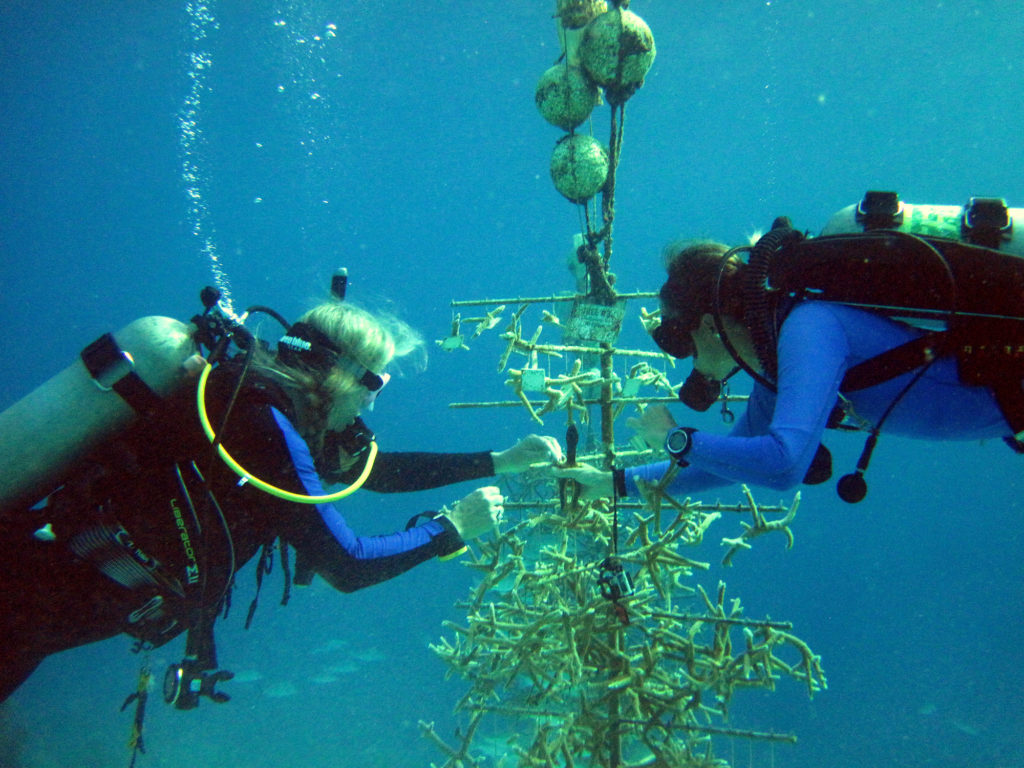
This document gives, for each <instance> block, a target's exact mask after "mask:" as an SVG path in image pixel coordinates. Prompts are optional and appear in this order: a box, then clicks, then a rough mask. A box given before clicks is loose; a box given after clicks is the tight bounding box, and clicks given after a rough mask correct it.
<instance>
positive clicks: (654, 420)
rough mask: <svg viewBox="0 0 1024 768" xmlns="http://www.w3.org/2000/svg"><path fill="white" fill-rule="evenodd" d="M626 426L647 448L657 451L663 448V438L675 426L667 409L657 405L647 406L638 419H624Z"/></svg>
mask: <svg viewBox="0 0 1024 768" xmlns="http://www.w3.org/2000/svg"><path fill="white" fill-rule="evenodd" d="M626 426H627V427H629V428H630V429H632V430H633V431H634V432H636V433H637V435H638V436H639V437H640V438H641V439H642V440H643V441H644V442H645V443H647V445H648V446H649V447H651V448H654V449H655V450H658V449H660V448H663V447H664V446H665V437H666V436H667V435H668V433H669V432H670V431H671V430H673V429H675V428H676V426H677V425H676V420H675V419H673V418H672V413H671V412H670V411H669V409H668V407H666V406H664V405H660V404H659V405H649V406H647V408H646V409H644V412H643V413H642V414H641V415H640V416H639V417H634V418H631V419H626Z"/></svg>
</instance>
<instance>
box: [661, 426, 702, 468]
mask: <svg viewBox="0 0 1024 768" xmlns="http://www.w3.org/2000/svg"><path fill="white" fill-rule="evenodd" d="M696 431H697V430H695V429H693V428H692V427H676V428H675V429H673V430H670V431H669V433H668V434H667V435H666V436H665V452H666V453H667V454H668V455H669V456H671V457H672V459H673V461H675V462H676V463H677V464H679V465H680V466H682V467H685V466H686V464H687V462H686V454H688V453H689V452H690V446H692V445H693V437H692V435H693V433H694V432H696Z"/></svg>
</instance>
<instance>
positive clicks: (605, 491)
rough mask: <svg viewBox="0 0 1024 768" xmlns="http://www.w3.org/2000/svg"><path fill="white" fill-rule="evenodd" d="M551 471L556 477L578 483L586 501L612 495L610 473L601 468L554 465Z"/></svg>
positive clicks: (581, 465) (586, 465)
mask: <svg viewBox="0 0 1024 768" xmlns="http://www.w3.org/2000/svg"><path fill="white" fill-rule="evenodd" d="M551 473H552V474H553V475H554V476H555V477H557V478H560V479H565V480H575V481H576V482H577V483H579V486H580V495H581V496H582V497H583V498H584V499H586V500H588V501H590V500H592V499H600V498H607V497H609V496H611V495H612V473H611V472H606V471H605V470H603V469H598V468H597V467H592V466H590V465H589V464H577V465H576V466H575V467H555V468H554V469H552V470H551Z"/></svg>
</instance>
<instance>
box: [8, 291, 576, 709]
mask: <svg viewBox="0 0 1024 768" xmlns="http://www.w3.org/2000/svg"><path fill="white" fill-rule="evenodd" d="M289 335H290V336H291V339H290V341H291V342H292V343H293V347H294V349H290V348H289V347H288V346H287V345H282V344H281V343H280V342H279V344H278V351H277V355H276V356H274V355H272V354H271V353H269V352H267V351H265V350H264V349H262V348H259V349H258V350H257V351H256V353H255V357H254V358H253V361H252V366H251V368H250V370H249V373H248V375H247V376H246V377H245V378H243V379H242V381H243V385H242V386H241V389H240V390H239V391H237V392H236V391H235V389H236V384H237V383H238V381H239V374H240V368H241V367H242V364H241V362H240V361H239V360H237V359H236V360H233V361H226V362H224V363H222V364H220V365H219V366H217V367H216V368H213V369H212V374H211V375H210V376H209V379H208V382H207V384H206V386H207V389H206V392H205V394H206V405H207V408H208V413H209V418H210V421H211V422H212V423H213V424H215V425H217V433H218V434H217V439H218V441H219V442H220V444H222V445H224V446H225V447H226V448H227V449H228V450H230V453H231V456H232V457H233V458H234V459H235V460H237V461H238V462H239V463H240V464H241V465H242V466H244V467H245V468H246V470H248V471H250V472H251V473H252V475H253V476H254V477H256V478H259V479H261V480H263V481H266V482H268V483H269V484H270V485H272V486H274V487H275V488H276V489H279V490H281V491H283V492H285V493H289V492H290V493H295V494H302V495H308V496H319V495H323V494H324V489H323V487H322V483H321V479H320V478H321V477H324V478H325V479H327V480H328V482H337V481H339V480H342V479H345V478H347V477H349V476H350V475H351V473H352V472H358V471H359V470H361V469H362V467H363V465H365V464H366V462H367V457H366V455H365V453H364V454H363V455H361V456H357V458H356V460H355V464H356V466H354V467H350V466H347V465H348V464H352V463H353V461H352V458H351V454H352V453H353V452H355V453H356V454H358V453H359V451H360V450H361V449H362V448H365V447H366V446H365V443H364V444H363V445H361V446H360V445H356V446H355V447H353V445H352V443H350V442H346V440H344V439H338V438H339V436H340V435H344V434H345V433H346V432H348V431H350V428H351V426H352V425H353V424H354V423H358V416H359V413H360V411H361V410H363V409H364V408H366V407H367V406H368V405H369V404H370V403H371V402H372V400H373V398H374V397H375V396H376V395H377V394H378V393H379V392H380V390H381V388H382V387H383V386H384V384H385V383H386V380H387V375H386V374H383V373H382V372H383V371H384V369H385V367H386V366H387V365H388V363H389V362H390V361H391V359H392V358H393V357H394V356H396V355H400V354H404V353H406V352H408V351H409V350H410V349H412V348H413V347H414V346H415V342H416V341H417V337H415V334H414V333H413V332H412V331H411V329H408V327H407V326H405V325H404V324H401V323H399V322H398V321H388V322H386V321H384V320H382V319H380V318H378V317H375V316H373V315H371V314H370V313H368V312H365V311H363V310H360V309H359V308H358V307H355V306H353V305H351V304H350V303H339V302H330V303H327V304H323V305H320V306H318V307H316V308H315V309H314V310H312V311H311V312H309V313H307V314H306V315H305V316H303V318H302V319H301V320H300V322H298V323H295V324H294V325H293V326H292V327H291V329H290V330H289ZM195 401H196V388H195V387H194V386H193V387H186V388H185V389H184V390H183V391H180V392H178V393H176V394H174V395H172V396H171V397H170V398H169V400H168V402H166V403H165V407H162V408H161V409H160V411H159V412H158V413H155V414H153V415H152V417H151V418H146V419H140V420H138V421H137V422H136V423H135V424H134V425H132V426H131V427H130V428H128V429H127V430H126V431H125V432H124V433H122V434H121V435H119V436H118V437H117V438H116V439H114V440H112V441H110V442H108V443H106V444H104V445H103V446H102V447H101V448H100V449H99V450H97V451H95V452H94V453H93V454H91V455H90V456H89V457H88V458H87V459H86V460H85V461H83V462H82V463H81V465H80V466H78V467H76V469H75V470H74V471H73V472H71V473H70V475H69V476H68V477H67V478H66V479H65V481H64V483H63V485H62V486H61V487H60V488H59V489H58V490H57V491H55V492H54V493H52V494H51V495H50V496H49V497H48V498H47V500H46V503H45V504H38V505H36V506H34V507H33V508H31V509H24V510H22V511H21V512H17V513H14V514H5V515H4V516H2V517H0V550H2V551H0V582H2V583H3V585H4V589H3V591H2V597H0V629H2V632H3V636H4V642H3V643H2V644H0V701H2V700H3V699H5V698H6V697H7V696H9V695H10V693H12V692H13V691H14V690H15V689H16V688H17V687H18V686H19V685H20V684H21V683H22V682H23V681H24V680H25V679H26V678H27V677H28V676H29V675H30V674H31V673H32V671H33V670H34V669H35V668H36V667H37V666H38V664H39V663H40V662H41V661H42V660H43V659H44V658H45V657H46V656H47V655H49V654H52V653H56V652H59V651H61V650H65V649H68V648H72V647H75V646H78V645H82V644H85V643H89V642H94V641H97V640H101V639H104V638H108V637H112V636H114V635H117V634H119V633H122V632H125V633H128V634H130V635H132V636H133V637H135V638H136V639H137V640H138V641H139V645H140V647H155V646H159V645H162V644H163V643H166V642H167V641H169V640H170V639H172V638H174V637H176V636H177V635H179V634H180V633H182V632H184V631H186V630H188V631H189V637H190V646H191V638H192V632H193V630H195V629H196V628H197V627H204V628H205V629H207V630H209V632H208V633H207V634H208V638H207V639H206V640H203V641H202V642H203V643H206V646H204V647H203V648H202V649H201V651H197V653H200V654H202V657H201V658H198V659H192V661H190V662H189V664H192V663H193V662H194V667H193V668H189V669H184V667H185V666H187V665H184V664H183V668H182V669H180V670H178V671H179V672H183V673H187V674H185V677H184V681H185V683H191V682H192V681H195V683H196V688H195V690H193V691H191V692H189V691H187V690H186V694H190V695H191V699H189V700H187V703H186V704H185V705H184V706H182V704H181V703H179V701H178V700H176V701H175V703H176V706H179V707H180V708H190V707H191V706H195V704H196V703H197V697H198V695H206V696H208V697H209V698H211V699H212V700H214V701H223V700H226V698H227V697H226V696H225V695H224V694H222V693H220V692H219V691H216V690H215V689H214V688H213V685H214V683H215V682H218V681H220V680H226V679H228V678H229V677H230V673H226V672H215V673H211V672H210V671H209V670H216V669H217V664H216V658H215V653H214V651H213V647H212V624H213V621H214V620H215V618H216V617H217V616H218V614H219V613H220V612H221V611H222V610H223V609H224V607H225V605H226V604H227V602H228V600H229V597H230V591H231V586H232V585H233V580H234V578H235V574H236V572H237V571H238V570H239V569H240V568H241V567H242V566H243V565H244V564H245V563H246V562H247V561H249V560H250V559H252V558H253V557H254V556H255V555H257V554H258V553H261V552H262V554H261V556H260V558H259V571H260V574H262V573H263V571H264V568H265V566H266V565H267V562H268V560H269V557H270V555H271V553H272V548H273V547H274V545H275V543H276V542H280V560H281V564H282V565H283V566H284V569H285V573H286V584H287V577H288V576H290V574H291V571H292V569H291V564H290V563H289V561H288V560H289V558H288V552H289V548H291V549H293V550H294V551H295V553H296V556H295V563H294V577H295V578H294V580H295V583H297V584H308V583H309V582H310V581H311V580H312V578H313V576H314V575H317V574H318V575H320V576H321V577H322V578H324V579H325V580H326V581H327V582H328V583H330V584H331V585H332V586H333V587H335V588H336V589H339V590H341V591H346V592H348V591H353V590H356V589H361V588H363V587H367V586H370V585H372V584H376V583H378V582H381V581H384V580H386V579H390V578H393V577H394V576H397V575H398V574H400V573H403V572H404V571H406V570H409V569H410V568H412V567H414V566H415V565H417V564H419V563H421V562H424V561H426V560H428V559H430V558H433V557H442V558H443V557H445V556H448V555H451V554H453V553H457V552H459V551H461V549H462V548H463V546H464V541H466V540H469V539H472V538H475V537H477V536H479V535H481V534H483V533H485V532H487V531H490V530H491V529H492V527H493V526H494V525H495V524H496V523H497V522H498V521H500V519H501V516H502V504H503V499H502V497H501V494H500V493H499V491H498V489H497V488H495V487H490V486H488V487H485V488H480V489H478V490H476V491H474V492H472V493H470V494H469V495H468V496H466V497H465V498H463V499H462V500H461V501H459V502H457V503H456V504H454V505H453V506H452V509H450V510H448V509H442V510H441V511H440V512H435V511H431V512H425V513H421V514H420V515H417V516H415V517H414V518H413V519H412V520H410V521H409V524H408V525H407V526H406V527H405V529H404V530H397V531H395V532H393V533H388V534H385V535H379V536H360V535H358V534H356V533H355V532H354V531H353V530H352V529H351V528H350V527H349V525H348V524H347V522H346V520H345V518H344V515H343V513H342V508H341V507H339V506H335V505H334V504H332V503H316V504H308V503H296V502H295V501H290V500H288V499H287V498H282V497H279V496H277V495H271V494H269V493H266V492H264V491H263V490H260V489H259V488H257V487H255V486H254V484H253V483H252V482H245V481H241V482H240V479H239V476H238V475H237V474H236V473H235V472H234V471H233V470H232V469H231V468H229V466H228V465H227V464H226V463H225V462H224V461H221V460H220V459H219V458H216V457H214V455H213V452H212V451H211V445H210V442H209V440H208V439H207V437H206V435H204V432H203V429H202V427H201V424H200V418H199V416H198V414H197V409H196V404H195ZM229 411H230V415H229V416H228V417H227V418H226V419H225V414H226V413H228V412H229ZM559 458H560V451H559V448H558V445H557V442H556V441H555V440H554V439H553V438H547V437H538V436H535V435H531V436H529V437H527V438H524V439H523V440H521V441H520V442H519V443H517V444H516V445H514V446H512V447H511V448H509V449H507V450H504V451H499V452H493V453H492V452H479V453H468V454H427V453H415V454H402V453H397V454H387V453H383V454H380V459H379V461H378V462H376V463H374V464H373V466H372V471H371V472H370V474H369V476H368V478H367V479H366V482H365V484H364V486H363V487H365V488H367V489H371V490H375V491H404V490H416V489H424V488H431V487H436V486H440V485H446V484H450V483H456V482H462V481H466V480H473V479H477V478H482V477H488V476H491V475H493V474H496V473H500V472H515V471H521V470H523V469H525V468H526V467H528V466H529V465H530V464H532V463H535V462H538V461H551V460H558V459H559ZM343 465H345V466H344V468H343ZM258 578H259V574H258ZM250 618H251V616H250ZM190 654H192V649H191V647H190V648H189V650H188V651H187V654H186V658H187V659H189V658H190ZM172 670H173V668H172ZM189 675H191V676H189ZM179 677H180V675H179ZM200 682H201V684H202V689H201V690H199V687H198V686H199V684H200ZM175 696H177V694H175ZM165 697H167V690H166V688H165ZM171 700H172V699H171V698H168V701H171ZM182 701H185V700H184V699H182Z"/></svg>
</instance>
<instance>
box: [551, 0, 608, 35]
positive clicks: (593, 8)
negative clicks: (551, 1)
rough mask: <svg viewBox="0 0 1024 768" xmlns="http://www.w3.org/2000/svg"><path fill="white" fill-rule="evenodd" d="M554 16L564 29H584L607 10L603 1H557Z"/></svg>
mask: <svg viewBox="0 0 1024 768" xmlns="http://www.w3.org/2000/svg"><path fill="white" fill-rule="evenodd" d="M555 5H556V9H555V16H556V17H558V20H559V21H560V22H561V23H562V26H563V27H565V28H566V29H579V28H580V27H585V26H586V25H587V24H588V23H589V22H590V21H591V20H592V19H593V18H594V17H596V16H599V15H600V14H602V13H604V12H605V11H607V10H608V3H607V2H606V1H605V0H558V2H557V3H556V4H555Z"/></svg>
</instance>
